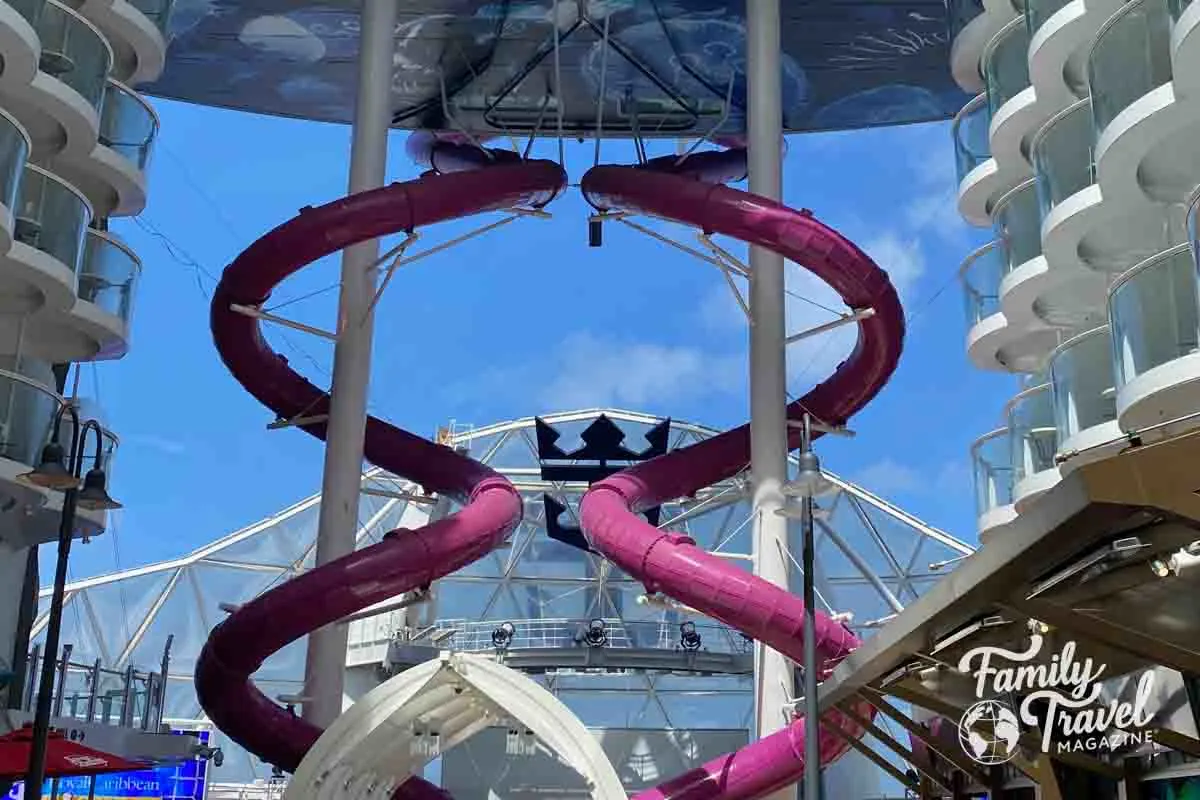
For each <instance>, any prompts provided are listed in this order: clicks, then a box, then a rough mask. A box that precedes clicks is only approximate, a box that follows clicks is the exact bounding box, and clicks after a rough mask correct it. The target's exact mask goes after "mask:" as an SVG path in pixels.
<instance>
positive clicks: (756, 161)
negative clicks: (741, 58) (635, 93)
mask: <svg viewBox="0 0 1200 800" xmlns="http://www.w3.org/2000/svg"><path fill="white" fill-rule="evenodd" d="M746 23H747V24H746V38H747V41H746V83H747V92H748V97H747V101H748V102H747V109H748V113H747V128H748V131H747V132H748V145H749V167H750V170H749V171H750V176H749V177H750V191H751V192H754V193H755V194H758V195H761V196H763V197H767V198H769V199H772V200H779V199H780V198H781V196H782V193H783V191H782V186H783V178H782V170H783V163H782V154H781V152H780V147H779V143H780V141H781V139H782V137H783V109H782V96H783V88H782V82H781V78H780V70H781V66H780V41H779V25H780V13H779V0H754V1H753V2H749V3H746ZM785 338H786V333H785V327H784V262H783V256H781V255H779V254H777V253H774V252H772V251H770V250H767V249H765V248H762V247H757V246H753V245H752V246H751V247H750V454H751V455H750V458H751V460H750V474H751V477H752V479H753V495H754V501H753V502H754V523H755V524H754V574H756V575H758V576H759V577H761V578H763V579H765V580H768V581H770V582H771V583H774V584H776V585H778V586H782V587H784V588H785V589H786V588H788V582H789V581H788V578H789V575H788V573H789V569H788V559H787V553H788V547H787V533H788V529H787V520H786V519H785V518H784V517H782V516H780V515H779V514H777V513H776V512H777V511H778V510H780V509H782V508H783V506H784V497H783V492H782V487H783V483H784V481H786V480H787V435H788V429H787V411H786V407H787V385H786V377H787V375H786V365H785V355H784V349H785V344H784V339H785ZM794 685H795V683H794V678H793V671H792V666H791V664H790V663H789V662H788V661H787V659H785V658H784V657H783V656H782V655H781V654H779V653H777V652H775V651H774V650H770V649H768V648H766V647H764V646H763V645H761V644H760V645H758V647H757V648H756V650H755V709H756V712H757V713H756V727H757V733H758V735H759V736H760V737H761V736H766V735H768V734H771V733H774V732H775V731H777V730H779V729H781V728H783V727H784V726H786V725H787V724H788V723H789V722H790V719H789V717H790V714H789V713H788V711H787V710H786V709H787V704H788V701H789V700H790V695H791V693H792V691H793V689H794ZM816 734H817V731H816V729H815V728H813V729H812V735H813V736H814V737H815V736H816ZM771 797H772V800H794V798H795V797H796V790H795V788H794V787H789V788H787V789H783V790H780V791H779V792H777V793H775V794H774V795H772V796H771ZM810 800H811V798H810Z"/></svg>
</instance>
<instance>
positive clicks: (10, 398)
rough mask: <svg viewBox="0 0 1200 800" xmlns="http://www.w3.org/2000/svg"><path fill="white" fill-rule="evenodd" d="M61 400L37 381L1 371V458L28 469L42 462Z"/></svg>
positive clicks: (14, 372)
mask: <svg viewBox="0 0 1200 800" xmlns="http://www.w3.org/2000/svg"><path fill="white" fill-rule="evenodd" d="M63 402H64V401H63V399H62V398H61V397H59V396H58V394H57V393H56V392H55V391H54V390H53V389H51V388H50V387H48V386H45V385H44V384H42V383H41V382H39V381H38V380H36V379H34V378H31V377H29V376H27V375H22V374H21V373H20V372H17V371H14V370H11V369H0V422H3V425H4V427H3V429H2V431H0V458H7V459H10V460H12V461H19V462H20V463H22V464H26V465H28V466H30V467H35V466H37V464H38V462H39V461H40V460H41V454H42V446H43V445H45V444H46V442H47V440H48V438H49V435H50V428H51V426H52V425H53V424H54V415H55V413H57V411H58V409H59V407H60V406H61V405H62V403H63Z"/></svg>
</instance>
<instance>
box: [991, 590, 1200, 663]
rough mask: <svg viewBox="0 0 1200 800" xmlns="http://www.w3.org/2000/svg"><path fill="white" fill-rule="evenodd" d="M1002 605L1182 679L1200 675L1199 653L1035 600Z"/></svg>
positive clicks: (1010, 601) (1056, 605) (1078, 612)
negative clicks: (1175, 672) (1169, 670)
mask: <svg viewBox="0 0 1200 800" xmlns="http://www.w3.org/2000/svg"><path fill="white" fill-rule="evenodd" d="M1004 605H1005V606H1007V607H1009V608H1011V609H1012V610H1014V611H1016V612H1017V613H1018V614H1022V615H1024V616H1026V617H1028V618H1029V619H1036V620H1039V621H1041V622H1044V623H1046V624H1047V625H1052V626H1053V627H1055V628H1061V629H1063V630H1064V631H1067V632H1068V633H1071V634H1073V635H1075V636H1079V637H1081V638H1084V639H1090V640H1091V641H1093V642H1097V643H1099V644H1103V645H1105V646H1107V647H1111V648H1112V649H1113V650H1117V651H1119V652H1122V653H1128V654H1129V655H1131V656H1134V657H1136V658H1139V659H1143V660H1145V661H1150V662H1153V663H1155V664H1161V665H1162V666H1165V667H1171V668H1172V669H1177V670H1179V671H1180V672H1182V673H1184V674H1185V675H1186V674H1189V673H1190V674H1193V675H1195V674H1200V653H1197V652H1195V651H1194V650H1188V649H1187V648H1184V647H1179V646H1178V645H1174V644H1171V643H1170V642H1167V641H1164V640H1162V639H1159V638H1157V637H1154V636H1150V635H1148V634H1145V633H1142V632H1141V631H1138V630H1135V629H1133V628H1128V627H1126V626H1124V625H1121V624H1119V623H1116V622H1111V621H1109V620H1106V619H1101V618H1100V617H1097V616H1094V615H1092V614H1085V613H1082V612H1080V611H1076V610H1075V609H1072V608H1067V607H1066V606H1062V605H1058V604H1057V603H1050V602H1047V601H1045V600H1040V599H1038V598H1033V599H1028V598H1023V597H1016V598H1010V599H1009V600H1006V601H1005V603H1004Z"/></svg>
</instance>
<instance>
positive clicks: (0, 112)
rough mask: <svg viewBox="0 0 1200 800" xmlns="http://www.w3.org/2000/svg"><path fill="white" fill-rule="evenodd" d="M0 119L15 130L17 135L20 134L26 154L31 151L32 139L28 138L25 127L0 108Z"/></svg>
mask: <svg viewBox="0 0 1200 800" xmlns="http://www.w3.org/2000/svg"><path fill="white" fill-rule="evenodd" d="M0 118H3V119H4V120H5V121H6V122H7V123H8V124H9V125H12V126H13V127H14V128H16V129H17V133H19V134H21V138H22V139H24V140H25V152H26V153H28V152H29V151H30V150H32V149H33V139H31V138H29V131H27V130H25V126H24V125H22V124H21V121H20V120H18V119H17V118H16V117H14V116H13V115H12V114H11V113H10V112H9V111H8V110H7V109H4V108H0Z"/></svg>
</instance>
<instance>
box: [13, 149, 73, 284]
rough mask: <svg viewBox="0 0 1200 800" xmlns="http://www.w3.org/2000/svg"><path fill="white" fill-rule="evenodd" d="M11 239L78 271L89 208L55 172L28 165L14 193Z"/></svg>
mask: <svg viewBox="0 0 1200 800" xmlns="http://www.w3.org/2000/svg"><path fill="white" fill-rule="evenodd" d="M14 214H15V216H16V230H15V231H14V238H15V239H16V240H17V241H18V242H21V243H23V244H27V245H29V246H30V247H33V248H35V249H37V250H41V251H42V252H43V253H46V254H47V255H50V256H53V257H54V258H56V259H58V260H59V261H61V262H62V263H63V264H64V265H66V266H67V267H68V268H69V269H70V270H71V271H73V272H75V271H78V267H79V258H80V255H81V253H82V251H83V232H84V230H85V229H86V228H87V226H88V223H89V222H91V220H92V207H91V206H90V205H89V204H88V201H87V200H85V199H84V197H83V195H82V194H80V193H79V191H78V190H76V189H75V188H74V187H73V186H71V185H70V184H68V183H66V182H65V181H64V180H63V179H62V178H60V177H58V176H57V175H54V174H51V173H49V172H47V171H46V170H44V169H42V168H41V167H38V166H34V165H33V164H27V165H26V166H25V172H24V174H23V175H22V176H21V188H20V192H19V193H18V196H17V207H16V209H14Z"/></svg>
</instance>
